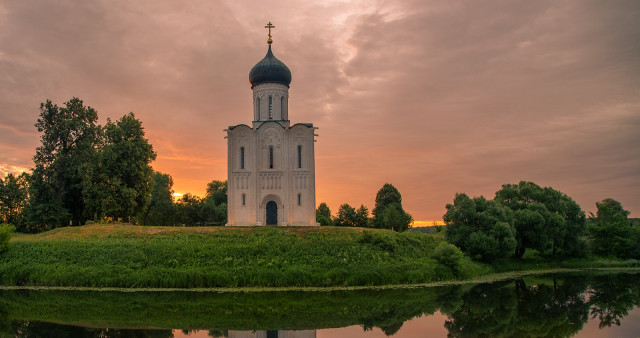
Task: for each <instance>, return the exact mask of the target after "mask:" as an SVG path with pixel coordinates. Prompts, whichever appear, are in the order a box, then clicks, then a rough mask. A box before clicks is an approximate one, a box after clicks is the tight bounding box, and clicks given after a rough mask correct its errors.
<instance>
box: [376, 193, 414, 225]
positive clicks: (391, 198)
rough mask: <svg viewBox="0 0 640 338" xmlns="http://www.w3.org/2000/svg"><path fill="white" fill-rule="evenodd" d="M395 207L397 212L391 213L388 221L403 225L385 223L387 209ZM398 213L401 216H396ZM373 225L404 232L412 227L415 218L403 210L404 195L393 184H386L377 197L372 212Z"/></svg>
mask: <svg viewBox="0 0 640 338" xmlns="http://www.w3.org/2000/svg"><path fill="white" fill-rule="evenodd" d="M390 206H393V207H394V209H395V211H393V210H392V211H390V215H389V216H386V218H387V219H389V220H392V221H393V222H401V223H402V224H396V223H394V224H393V225H392V224H387V223H385V214H386V213H387V210H386V209H387V208H389V207H390ZM396 212H398V213H399V214H400V215H399V216H398V215H396ZM372 214H373V222H372V223H373V225H374V226H375V227H376V228H387V229H395V230H396V231H404V230H406V229H408V228H409V227H410V224H411V222H412V221H413V218H412V217H411V215H410V214H408V213H407V212H406V211H404V209H403V208H402V195H400V192H399V191H398V189H396V187H394V186H393V185H392V184H389V183H385V184H384V185H383V186H382V188H380V190H378V194H377V195H376V204H375V207H374V208H373V211H372Z"/></svg>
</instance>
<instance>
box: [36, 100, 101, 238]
mask: <svg viewBox="0 0 640 338" xmlns="http://www.w3.org/2000/svg"><path fill="white" fill-rule="evenodd" d="M97 120H98V113H97V112H96V111H95V110H94V109H93V108H91V107H85V106H84V105H83V102H82V100H80V99H78V98H75V97H74V98H72V99H71V100H69V101H67V102H65V106H64V107H58V106H57V105H54V104H53V103H51V101H50V100H47V102H46V103H42V104H41V105H40V117H39V118H38V121H37V122H36V124H35V126H36V128H37V129H38V132H40V133H42V136H41V142H42V145H40V146H39V147H38V148H37V149H36V155H35V156H34V158H33V161H34V164H35V168H34V169H33V171H32V174H31V180H30V182H29V205H28V207H27V210H25V211H26V214H27V222H28V223H31V224H32V225H33V224H37V225H39V226H40V228H38V229H48V228H55V227H58V226H63V225H66V224H69V221H71V223H72V224H75V225H79V224H82V223H84V216H83V213H84V209H85V205H84V201H83V198H82V189H83V184H82V181H83V177H84V174H85V173H84V170H83V168H84V165H85V164H86V163H92V162H93V161H95V157H96V154H97V145H98V143H99V138H100V126H99V125H97V124H96V122H97Z"/></svg>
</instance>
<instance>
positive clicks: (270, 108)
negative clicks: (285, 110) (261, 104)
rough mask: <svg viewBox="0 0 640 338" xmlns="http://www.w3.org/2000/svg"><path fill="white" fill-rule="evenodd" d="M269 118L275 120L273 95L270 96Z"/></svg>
mask: <svg viewBox="0 0 640 338" xmlns="http://www.w3.org/2000/svg"><path fill="white" fill-rule="evenodd" d="M269 120H273V97H272V96H269Z"/></svg>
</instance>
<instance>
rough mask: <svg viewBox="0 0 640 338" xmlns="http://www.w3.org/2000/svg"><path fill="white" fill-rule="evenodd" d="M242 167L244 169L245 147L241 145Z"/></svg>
mask: <svg viewBox="0 0 640 338" xmlns="http://www.w3.org/2000/svg"><path fill="white" fill-rule="evenodd" d="M240 169H244V147H240Z"/></svg>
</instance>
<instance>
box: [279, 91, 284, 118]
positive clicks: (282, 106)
mask: <svg viewBox="0 0 640 338" xmlns="http://www.w3.org/2000/svg"><path fill="white" fill-rule="evenodd" d="M280 116H282V119H284V96H280Z"/></svg>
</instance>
